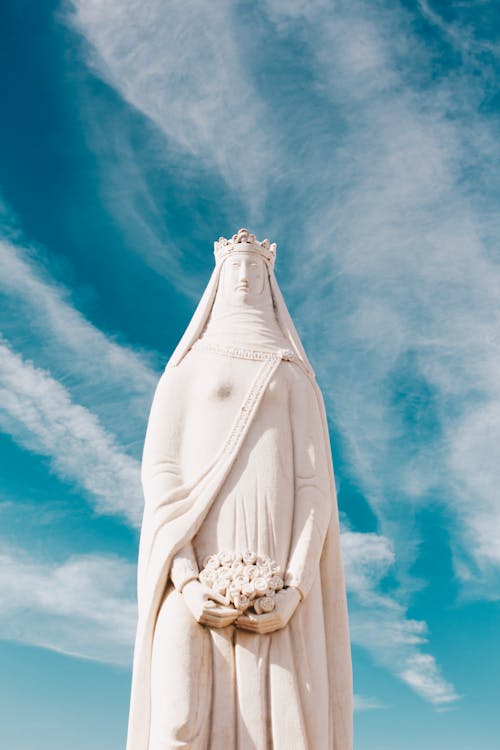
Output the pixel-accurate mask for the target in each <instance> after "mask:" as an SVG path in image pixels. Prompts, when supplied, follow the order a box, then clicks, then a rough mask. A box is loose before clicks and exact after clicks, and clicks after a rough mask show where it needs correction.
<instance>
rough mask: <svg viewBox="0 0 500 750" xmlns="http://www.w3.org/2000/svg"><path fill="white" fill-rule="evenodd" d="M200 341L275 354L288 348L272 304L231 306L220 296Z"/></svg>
mask: <svg viewBox="0 0 500 750" xmlns="http://www.w3.org/2000/svg"><path fill="white" fill-rule="evenodd" d="M201 338H202V339H203V340H205V341H207V342H210V343H213V344H218V345H222V346H240V347H242V346H244V347H245V348H248V349H264V350H275V349H283V348H286V347H287V346H289V344H288V342H287V340H286V339H285V337H284V335H283V333H282V331H281V328H280V327H279V325H278V322H277V320H276V315H275V312H274V307H273V305H272V301H265V300H262V303H261V304H259V305H257V304H246V303H243V302H242V303H239V304H231V303H230V302H229V301H228V300H226V299H225V298H224V297H223V296H221V295H217V297H216V299H215V302H214V306H213V309H212V312H211V315H210V318H209V320H208V323H207V325H206V328H205V330H204V332H203V334H202V336H201Z"/></svg>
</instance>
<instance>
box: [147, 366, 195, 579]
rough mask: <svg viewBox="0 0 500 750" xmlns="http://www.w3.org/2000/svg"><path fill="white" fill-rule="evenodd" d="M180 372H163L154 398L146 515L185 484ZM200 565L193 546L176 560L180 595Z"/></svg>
mask: <svg viewBox="0 0 500 750" xmlns="http://www.w3.org/2000/svg"><path fill="white" fill-rule="evenodd" d="M179 375H180V368H179V371H177V370H176V369H173V370H171V369H167V370H165V371H164V372H163V374H162V376H161V377H160V380H159V381H158V385H157V387H156V391H155V394H154V397H153V402H152V405H151V410H150V414H149V420H148V426H147V430H146V437H145V440H144V449H143V454H142V463H141V481H142V488H143V492H144V502H145V514H147V515H148V516H151V515H152V514H154V509H155V508H157V507H158V506H159V505H160V504H161V503H162V501H163V498H165V496H167V495H169V494H170V493H171V491H172V490H173V489H175V488H176V487H178V486H179V485H181V484H182V474H181V469H180V463H179V451H180V445H181V439H182V404H183V399H182V388H181V382H180V378H179ZM198 572H199V571H198V564H197V562H196V556H195V554H194V550H193V547H192V544H191V542H188V543H187V544H186V545H184V547H182V549H180V550H179V551H178V552H177V553H176V555H175V556H174V557H173V559H172V566H171V568H170V578H171V580H172V582H173V584H174V586H175V587H176V589H177V590H178V591H182V589H183V587H184V586H185V584H186V583H187V582H188V581H191V580H193V579H194V578H196V577H197V576H198Z"/></svg>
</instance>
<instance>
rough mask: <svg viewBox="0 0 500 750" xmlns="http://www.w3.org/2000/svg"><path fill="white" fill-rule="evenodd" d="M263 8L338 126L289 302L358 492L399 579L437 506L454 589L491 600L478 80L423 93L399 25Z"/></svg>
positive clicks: (415, 54) (392, 19)
mask: <svg viewBox="0 0 500 750" xmlns="http://www.w3.org/2000/svg"><path fill="white" fill-rule="evenodd" d="M267 8H268V16H269V18H270V19H271V20H272V21H273V22H274V23H275V25H276V29H277V31H278V32H279V33H282V34H285V33H286V34H287V35H292V34H294V33H296V34H298V35H300V39H301V40H302V41H303V42H304V43H305V44H307V45H308V47H307V48H308V50H309V52H310V64H311V66H312V67H313V70H314V79H315V85H316V87H317V90H318V91H319V92H320V93H321V95H322V96H324V97H328V98H329V99H330V102H331V104H332V105H333V106H334V107H335V108H336V111H338V113H339V117H341V118H342V121H343V123H344V124H345V127H344V132H343V133H342V135H341V136H339V137H338V139H337V143H338V149H337V153H336V154H335V156H334V158H333V160H332V171H331V173H328V174H326V175H325V172H324V170H323V169H322V166H321V165H317V170H316V171H315V169H314V166H315V165H311V168H310V169H309V170H308V171H307V173H305V175H304V182H303V186H302V189H303V192H304V195H305V194H306V193H308V191H310V190H311V189H314V190H315V194H316V201H315V204H314V210H313V211H312V212H311V213H309V214H308V215H307V216H306V217H305V235H306V236H307V237H308V259H309V262H308V263H307V264H304V262H303V253H300V254H297V256H296V266H295V267H294V274H293V276H294V279H295V282H294V284H293V289H292V290H293V291H294V292H296V294H297V296H299V295H300V296H301V297H302V298H304V296H305V295H304V292H303V290H304V288H307V286H306V285H308V284H309V285H310V288H311V289H314V290H315V291H314V295H308V296H307V299H306V300H305V301H304V304H303V305H302V307H301V308H300V314H299V316H298V319H299V323H300V324H301V328H302V330H303V331H304V333H305V338H306V341H307V342H308V345H309V346H308V348H309V350H310V351H311V353H312V354H313V358H314V361H315V362H316V363H317V369H318V375H319V378H320V381H321V382H322V383H323V384H325V391H326V392H327V397H328V399H329V405H330V413H331V415H332V417H333V420H334V421H335V423H336V426H337V428H338V429H339V430H341V432H342V435H343V439H344V440H345V445H347V446H348V452H349V461H350V465H351V470H352V476H353V479H354V481H356V483H357V484H358V485H359V486H360V487H361V489H362V491H363V492H364V494H365V496H366V497H367V500H368V501H369V503H370V505H371V507H372V508H373V509H374V510H375V512H376V513H377V515H378V518H379V521H380V524H381V530H382V533H384V534H386V535H389V536H391V537H392V538H394V540H395V543H396V555H397V559H398V573H399V574H400V575H402V576H404V575H405V570H407V569H408V566H409V563H411V562H412V556H413V555H414V553H415V551H416V545H415V533H416V531H415V522H414V505H415V504H416V503H427V502H429V501H430V502H432V503H435V502H436V497H437V498H439V502H440V503H442V505H443V506H445V508H446V511H447V513H448V514H449V518H450V519H453V524H452V526H451V527H450V529H449V532H450V535H451V540H452V545H453V550H454V555H455V559H456V560H457V561H458V560H459V561H460V564H459V565H457V568H456V570H457V573H458V574H459V575H460V576H461V578H462V581H463V583H464V585H465V584H467V582H471V584H473V585H471V586H470V588H469V587H467V586H466V587H467V588H468V590H469V591H470V593H471V595H472V594H473V592H475V593H476V594H478V593H479V595H483V594H486V595H487V591H488V589H489V588H491V586H492V581H493V580H494V577H496V576H497V575H498V562H499V551H498V549H499V548H498V529H499V527H500V504H499V503H498V502H497V497H498V489H497V488H498V486H499V484H500V462H499V461H498V460H497V456H496V452H495V448H494V445H495V441H496V440H497V435H496V430H495V429H494V424H495V417H496V414H497V411H498V404H499V402H500V365H499V362H500V360H499V358H498V330H499V326H500V310H499V307H498V299H499V297H500V267H499V265H498V262H497V261H496V259H495V257H494V255H493V253H492V252H491V249H490V247H491V246H493V245H494V243H495V239H496V237H497V236H498V231H499V229H500V226H499V223H500V222H499V219H498V212H497V211H496V210H494V209H493V206H494V205H495V202H496V192H495V191H496V188H497V186H498V184H497V181H496V182H495V178H493V179H489V178H488V180H486V179H485V177H483V176H484V175H488V176H489V177H491V171H490V169H491V168H490V165H491V164H492V163H498V158H499V156H500V153H499V147H498V139H496V138H495V137H494V135H493V128H492V125H491V123H490V122H489V121H488V120H487V117H486V116H480V115H479V114H478V111H477V104H478V101H479V100H480V97H481V91H480V90H478V88H477V86H478V84H477V80H478V79H477V78H476V77H475V76H474V75H473V73H472V72H471V70H470V69H467V68H464V69H463V71H462V73H461V75H457V74H454V75H452V76H450V77H449V78H441V79H439V78H438V79H437V80H436V82H435V83H429V81H428V80H426V78H425V74H426V66H429V65H430V61H431V57H430V53H429V50H428V49H426V48H425V47H424V43H423V42H421V41H419V39H418V38H417V37H416V36H415V34H414V33H413V31H412V17H411V15H410V14H409V13H408V12H407V11H405V10H403V9H397V10H396V9H394V8H391V9H390V10H389V9H388V8H384V7H383V6H377V8H374V7H373V6H370V4H368V3H365V2H359V1H358V2H354V3H352V2H349V3H342V2H340V3H336V4H335V6H334V7H329V8H327V7H326V6H325V3H323V2H321V1H320V2H311V3H307V4H305V3H295V4H292V6H291V9H290V8H289V7H288V4H287V3H275V2H272V3H267ZM429 78H430V76H429ZM424 80H425V81H426V83H425V85H423V84H422V82H423V81H424ZM470 174H473V175H474V178H473V179H469V175H470ZM496 180H498V178H496ZM490 243H491V244H490ZM299 284H300V288H301V290H302V291H301V290H299V289H298V287H299ZM314 300H316V304H314ZM327 300H329V302H327ZM319 325H320V334H321V335H318V326H319ZM314 355H316V356H314ZM332 366H333V367H334V368H335V372H334V375H333V376H332ZM479 582H482V584H483V585H481V586H479V585H478V583H479ZM407 583H408V585H410V583H409V581H408V580H407Z"/></svg>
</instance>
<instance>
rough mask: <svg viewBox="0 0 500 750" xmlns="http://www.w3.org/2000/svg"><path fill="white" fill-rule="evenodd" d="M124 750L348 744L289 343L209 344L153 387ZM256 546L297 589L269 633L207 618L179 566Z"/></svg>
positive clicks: (316, 471)
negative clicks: (184, 585) (188, 595)
mask: <svg viewBox="0 0 500 750" xmlns="http://www.w3.org/2000/svg"><path fill="white" fill-rule="evenodd" d="M142 482H143V488H144V496H145V508H144V517H143V524H142V529H141V541H140V549H139V570H138V603H139V622H138V627H137V635H136V646H135V652H134V671H133V681H132V694H131V705H130V715H129V732H128V740H127V750H167V749H170V748H191V750H219V749H220V748H224V749H225V750H233V749H234V750H271V749H272V748H274V750H323V748H324V750H351V747H352V726H351V722H352V682H351V662H350V649H349V636H348V628H347V609H346V601H345V588H344V577H343V567H342V558H341V552H340V543H339V524H338V511H337V504H336V495H335V485H334V481H333V469H332V465H331V454H330V446H329V438H328V431H327V427H326V417H325V413H324V406H323V401H322V397H321V393H320V391H319V388H318V387H317V385H316V383H315V381H314V377H313V376H311V371H310V370H309V369H308V368H307V367H306V366H304V360H303V359H301V358H300V357H299V356H297V354H296V352H294V351H292V350H283V349H278V350H276V351H274V352H273V351H266V350H265V349H264V350H258V349H255V348H253V349H248V350H245V349H244V348H239V349H234V348H231V347H219V348H218V347H217V346H211V345H210V341H208V342H206V343H204V342H203V340H201V341H199V342H198V343H197V344H195V345H194V346H192V347H190V348H189V351H188V353H187V354H185V356H183V358H182V360H181V361H180V362H179V363H178V364H177V365H176V366H175V367H167V368H166V370H165V372H164V373H163V375H162V377H161V378H160V381H159V383H158V386H157V389H156V392H155V396H154V399H153V404H152V407H151V413H150V417H149V422H148V429H147V434H146V440H145V445H144V454H143V463H142ZM221 549H234V550H241V551H243V550H244V549H253V550H255V551H256V552H258V553H262V554H268V555H270V556H271V557H273V558H274V559H276V560H277V562H278V563H279V564H280V565H281V567H282V569H283V570H284V571H285V582H286V584H287V585H293V586H296V587H297V588H298V590H299V592H300V593H301V596H302V598H303V600H302V601H301V602H300V603H299V605H298V607H297V609H296V611H295V613H294V614H293V616H292V618H291V620H290V622H289V623H288V625H287V626H286V627H285V628H283V629H280V630H278V631H275V632H274V633H271V634H267V635H260V634H256V633H250V632H247V631H244V630H242V629H239V628H237V626H235V625H231V626H228V627H227V628H221V629H215V628H213V629H212V628H207V627H205V626H203V625H200V624H198V623H197V622H196V621H195V620H194V618H193V616H192V614H191V613H190V611H189V610H188V609H187V607H186V605H185V603H184V601H183V599H182V595H181V594H179V593H178V591H177V589H176V588H175V586H174V585H173V581H174V580H175V575H176V572H175V566H177V568H178V569H179V568H180V569H181V570H182V567H183V565H185V566H187V567H188V568H189V566H195V567H196V566H197V567H199V568H201V567H202V564H203V559H204V557H205V555H206V554H210V553H213V552H218V551H220V550H221Z"/></svg>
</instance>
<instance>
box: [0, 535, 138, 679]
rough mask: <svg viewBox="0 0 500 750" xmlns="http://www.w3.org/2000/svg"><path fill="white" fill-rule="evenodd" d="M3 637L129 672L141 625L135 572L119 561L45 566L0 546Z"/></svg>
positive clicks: (78, 559) (94, 558)
mask: <svg viewBox="0 0 500 750" xmlns="http://www.w3.org/2000/svg"><path fill="white" fill-rule="evenodd" d="M0 598H1V600H2V608H1V611H0V636H1V637H2V638H4V639H7V640H13V641H17V642H20V643H26V644H31V645H35V646H41V647H43V648H48V649H52V650H54V651H59V652H61V653H64V654H69V655H72V656H78V657H81V658H84V659H93V660H97V661H101V662H108V663H112V664H118V665H124V666H129V665H130V661H131V654H132V644H133V638H134V630H135V623H136V604H135V566H134V565H132V564H130V563H127V562H125V561H123V560H120V559H119V558H116V557H113V556H103V555H80V556H74V557H71V558H69V559H68V560H66V561H64V562H61V563H55V562H40V561H37V560H33V559H32V558H31V557H30V556H29V555H27V554H26V553H25V552H23V551H22V550H20V549H17V548H16V549H12V548H10V547H8V546H5V545H3V544H2V545H1V546H0Z"/></svg>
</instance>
